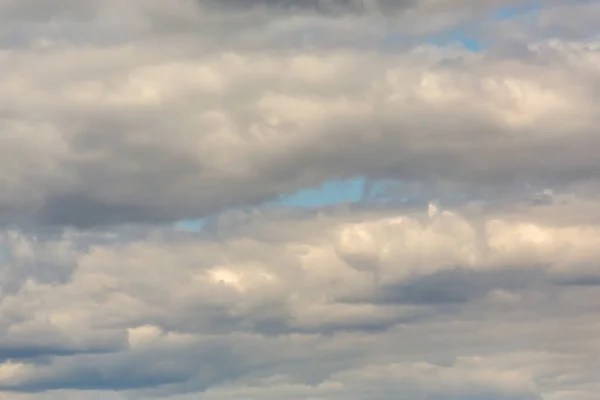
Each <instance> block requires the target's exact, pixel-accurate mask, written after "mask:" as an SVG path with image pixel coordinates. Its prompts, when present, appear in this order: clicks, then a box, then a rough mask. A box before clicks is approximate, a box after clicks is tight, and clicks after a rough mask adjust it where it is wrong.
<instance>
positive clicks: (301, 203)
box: [267, 178, 365, 208]
mask: <svg viewBox="0 0 600 400" xmlns="http://www.w3.org/2000/svg"><path fill="white" fill-rule="evenodd" d="M364 186H365V180H364V179H363V178H354V179H347V180H332V181H328V182H325V183H324V184H322V185H321V186H319V187H316V188H308V189H303V190H300V191H298V192H296V193H294V194H291V195H285V196H281V197H280V198H278V199H277V200H275V201H271V202H269V203H268V204H267V205H268V206H282V207H299V208H318V207H326V206H333V205H337V204H344V203H356V202H359V201H361V200H362V198H363V193H364Z"/></svg>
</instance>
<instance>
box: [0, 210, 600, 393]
mask: <svg viewBox="0 0 600 400" xmlns="http://www.w3.org/2000/svg"><path fill="white" fill-rule="evenodd" d="M576 205H577V206H582V204H576ZM531 207H533V208H531ZM563 207H564V206H563ZM540 208H541V210H540ZM544 208H545V210H544ZM562 212H563V210H562V209H561V206H560V205H555V206H530V208H529V209H527V210H525V212H524V210H522V209H519V208H513V209H511V210H504V211H495V212H492V211H485V212H483V211H477V212H474V211H472V210H471V211H469V210H468V209H458V210H452V211H451V210H442V209H437V208H435V207H433V206H432V207H430V209H429V210H428V211H420V210H417V211H410V210H402V209H395V210H388V211H383V210H376V209H374V210H363V211H358V210H354V211H345V212H344V211H337V212H332V213H325V214H324V213H321V214H320V215H315V216H307V215H296V216H294V215H289V214H288V215H282V214H281V213H277V212H275V213H271V214H265V215H257V216H255V217H251V216H244V215H240V216H241V217H243V218H241V219H240V218H239V217H238V218H233V219H232V217H229V222H228V223H227V224H224V221H223V220H219V221H215V222H214V224H213V225H212V226H209V227H208V228H206V229H207V232H206V233H203V234H199V233H182V232H177V231H172V230H168V229H161V230H155V231H153V232H148V233H147V234H146V236H145V237H144V236H140V237H139V238H138V239H128V238H131V235H130V234H124V233H123V232H119V231H115V232H113V235H114V238H113V239H112V240H110V241H107V240H106V239H105V238H104V237H102V235H98V236H97V237H92V236H90V235H89V234H88V235H84V237H79V236H77V235H76V234H75V233H70V234H65V235H63V237H61V239H60V240H57V239H56V238H48V239H38V243H36V245H35V246H34V245H31V243H32V241H33V240H34V239H32V238H28V237H27V234H25V233H21V236H19V235H18V234H16V233H14V232H11V233H7V234H6V236H7V237H8V238H11V241H7V243H10V245H7V246H6V247H5V249H6V250H5V252H6V257H5V258H6V259H7V260H10V261H8V262H5V264H4V266H3V269H2V270H3V280H2V283H3V287H4V285H5V284H8V287H9V288H12V289H11V290H10V292H7V293H6V294H5V295H4V296H3V301H2V303H1V306H0V307H1V312H2V315H3V316H4V317H3V319H2V325H3V334H2V336H1V337H0V354H1V355H2V357H3V360H4V363H3V364H2V368H1V369H0V371H1V373H2V375H1V376H2V386H1V387H2V388H3V389H4V390H9V391H16V392H31V393H35V394H32V396H34V397H35V396H37V395H38V394H37V393H39V392H44V391H47V390H57V389H70V390H104V389H111V390H120V391H124V392H123V394H122V395H123V396H126V397H131V396H133V397H136V398H137V397H140V396H142V397H145V396H159V397H164V396H175V397H174V398H180V397H181V396H184V397H181V398H185V393H187V392H197V391H203V392H204V394H202V395H199V394H198V393H195V394H194V395H193V396H196V397H195V398H198V397H197V396H201V398H207V399H213V398H221V397H228V398H280V397H281V396H285V397H289V398H306V397H310V396H314V397H317V398H345V397H347V396H348V395H349V393H362V394H361V397H368V398H374V399H388V398H392V397H393V398H407V399H408V398H414V396H419V395H421V396H423V395H427V396H429V397H428V398H435V399H437V398H440V399H441V398H449V397H448V396H450V398H456V399H459V398H460V399H464V398H469V399H489V398H493V399H546V398H560V397H557V396H559V395H560V393H562V392H566V391H577V390H582V389H580V388H581V387H582V385H583V386H586V385H588V386H589V385H592V387H593V382H595V379H594V369H595V368H596V367H595V366H594V365H595V364H594V363H595V361H594V354H597V352H598V351H599V350H600V349H598V345H597V343H596V341H595V340H594V336H593V334H592V332H594V331H595V330H596V329H597V323H596V322H595V321H596V319H597V318H595V315H596V314H597V310H596V309H595V306H594V302H593V299H594V297H595V296H597V294H598V290H597V288H598V286H597V283H598V279H597V276H598V275H597V267H596V266H595V265H594V261H595V260H597V259H598V245H597V242H598V237H600V235H599V232H598V230H600V225H598V224H593V225H590V224H585V223H582V222H580V221H577V220H575V219H570V220H564V215H562V214H561V213H562ZM536 213H539V214H541V215H544V216H543V217H540V216H536ZM544 213H545V214H544ZM224 218H225V217H224ZM248 218H249V219H248ZM236 221H238V222H236ZM281 232H285V234H280V233H281ZM17 237H18V238H19V240H16V239H15V238H17ZM23 243H30V244H29V245H28V246H25V245H24V244H23ZM57 243H67V244H63V245H62V246H58V245H57ZM25 247H27V248H28V249H29V250H28V251H27V252H26V251H24V250H23V248H25ZM57 248H61V249H63V250H62V252H59V254H64V253H65V252H66V250H64V249H71V250H70V251H71V252H74V253H75V254H74V255H71V253H68V254H69V256H66V255H62V260H63V263H64V264H66V265H69V267H65V268H66V269H67V270H69V271H70V274H69V276H68V279H63V280H62V281H60V282H58V283H57V282H52V281H48V279H47V278H46V274H48V271H47V270H44V269H43V268H40V269H36V270H28V273H27V277H26V279H21V282H22V283H21V285H20V286H19V287H18V289H15V287H14V278H13V277H12V275H13V274H17V276H19V275H20V274H24V272H23V270H21V268H19V267H21V266H26V265H28V264H30V263H31V262H32V260H36V259H38V260H41V259H45V258H47V255H48V254H50V253H49V251H54V252H56V251H57V250H56V249H57ZM50 249H54V250H50ZM24 254H27V256H24ZM73 260H75V261H73ZM72 262H74V264H75V265H74V266H73V265H71V263H72ZM48 268H52V267H51V266H49V267H48ZM50 271H52V269H50ZM595 274H596V275H595ZM561 325H562V326H565V325H568V326H569V327H570V328H569V330H568V331H562V330H561V329H559V327H560V326H561ZM586 387H587V386H586ZM582 393H584V392H582ZM178 396H179V397H178ZM294 396H295V397H294ZM452 396H454V397H452ZM544 396H545V397H544ZM548 396H555V397H548ZM9 398H10V397H9ZM107 398H110V397H107Z"/></svg>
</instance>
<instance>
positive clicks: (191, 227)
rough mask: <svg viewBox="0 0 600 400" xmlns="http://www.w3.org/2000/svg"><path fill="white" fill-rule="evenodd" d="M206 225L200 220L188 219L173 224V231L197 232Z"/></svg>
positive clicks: (204, 221)
mask: <svg viewBox="0 0 600 400" xmlns="http://www.w3.org/2000/svg"><path fill="white" fill-rule="evenodd" d="M205 225H206V220H205V219H204V218H202V219H190V220H183V221H179V222H177V223H176V224H175V229H177V230H181V231H187V232H199V231H201V230H202V228H204V226H205Z"/></svg>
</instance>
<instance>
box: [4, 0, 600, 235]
mask: <svg viewBox="0 0 600 400" xmlns="http://www.w3.org/2000/svg"><path fill="white" fill-rule="evenodd" d="M3 4H4V7H9V9H10V10H13V9H16V11H14V12H15V13H17V12H18V14H17V15H21V14H23V15H30V14H29V13H28V12H27V10H28V8H27V4H28V3H22V4H21V3H18V4H17V3H14V4H13V3H11V5H8V3H6V4H5V3H3ZM86 4H87V3H85V4H84V3H70V2H69V3H65V4H64V7H63V8H60V7H55V8H53V7H47V9H42V10H38V12H39V13H42V12H43V13H44V15H46V14H49V15H48V16H46V17H44V18H42V17H40V18H41V19H42V21H38V19H40V18H37V17H36V18H34V19H33V22H32V21H29V20H27V19H25V18H24V17H21V18H17V19H15V21H16V22H12V23H8V24H7V27H6V28H3V29H4V30H5V31H6V32H7V34H9V33H10V34H13V35H14V36H15V37H19V36H23V35H29V36H31V35H32V34H31V32H32V31H31V30H30V28H31V25H32V24H33V26H34V27H36V29H38V30H39V31H35V35H34V36H33V37H30V38H27V37H24V36H23V37H21V38H20V39H21V41H22V40H26V43H25V44H23V43H21V46H19V47H16V48H14V47H10V46H9V47H7V48H6V49H5V50H4V51H3V54H2V59H3V61H2V66H0V68H2V84H1V85H0V91H2V93H3V96H2V97H3V98H4V99H5V100H4V102H3V105H2V107H3V110H4V113H3V115H4V116H3V118H2V121H1V123H2V126H3V128H2V129H3V131H4V132H5V134H4V135H3V136H2V139H1V140H2V145H1V146H0V148H1V150H0V151H1V152H2V154H1V156H2V157H1V158H2V163H3V164H2V171H3V173H2V176H1V177H0V179H1V182H2V187H3V190H2V194H1V196H0V206H1V207H0V220H2V221H3V222H5V223H19V224H24V223H34V224H50V225H74V226H78V227H85V226H94V225H98V224H107V223H108V224H111V223H118V222H164V221H172V220H177V219H183V218H192V217H196V218H197V217H202V216H206V215H208V214H212V213H215V212H219V211H222V210H224V209H226V208H227V207H233V206H242V205H246V204H258V203H260V202H263V201H267V200H270V199H273V198H276V197H277V196H278V195H280V194H282V193H291V192H294V191H296V190H298V189H300V188H302V187H305V186H311V185H318V184H320V183H322V182H324V181H326V180H329V179H338V178H347V177H352V176H362V175H365V176H368V177H369V178H370V179H375V180H379V179H393V180H399V181H402V182H409V183H413V184H416V185H417V186H418V190H419V191H428V193H431V192H432V191H433V193H437V195H440V193H442V192H443V193H446V192H447V191H450V192H451V193H456V192H460V193H468V194H470V195H480V194H481V193H480V192H482V191H485V190H486V189H490V190H492V192H496V191H497V190H498V189H499V188H502V189H501V190H502V192H507V191H520V190H522V186H523V185H524V184H526V183H527V184H530V185H538V186H541V187H557V188H559V187H564V186H569V185H572V184H575V183H579V182H583V181H586V182H589V181H595V180H596V179H597V171H598V170H599V168H598V165H597V162H596V160H597V157H596V154H595V148H596V144H597V143H596V142H597V139H596V135H595V131H594V127H595V126H596V124H597V115H598V112H597V111H598V110H597V108H596V104H598V101H597V93H598V88H597V82H598V74H597V71H598V68H597V64H598V60H597V58H598V57H597V51H596V47H597V45H596V42H595V41H594V40H593V39H589V40H586V41H580V42H563V41H557V40H546V39H545V38H544V37H543V36H540V37H537V38H535V39H536V41H535V42H534V41H531V43H530V44H528V45H524V46H521V50H520V51H518V52H515V51H508V52H506V51H502V46H499V47H498V48H495V47H494V48H491V49H490V50H489V51H487V52H484V53H479V54H473V53H471V52H469V51H465V50H464V49H460V48H454V49H453V48H440V47H436V46H427V45H425V46H423V45H417V44H414V45H398V46H399V47H398V49H397V51H393V48H392V49H390V48H388V49H387V50H386V49H385V45H384V44H383V43H384V42H385V41H386V40H388V41H389V40H390V38H392V37H395V36H394V35H399V37H408V38H411V37H412V38H413V39H414V38H416V37H422V38H424V36H418V34H417V33H414V32H413V33H410V30H408V31H406V30H404V31H403V29H404V28H402V27H400V28H398V29H396V28H394V27H392V26H387V25H386V24H382V23H381V21H380V22H379V23H375V22H373V21H371V20H370V19H364V18H360V17H348V18H345V19H344V18H342V19H333V20H332V19H331V18H329V17H319V16H313V17H303V16H301V15H299V16H297V17H294V15H295V14H292V15H288V16H287V17H285V16H284V17H281V18H276V17H268V16H263V17H256V18H259V19H260V20H261V21H262V20H264V23H265V24H266V25H265V24H263V23H261V22H260V21H257V20H256V21H255V18H254V17H252V16H249V17H247V18H244V17H243V16H244V15H246V14H245V13H244V12H241V11H240V12H241V14H239V13H240V12H238V13H237V14H235V15H237V17H235V15H233V16H232V15H230V14H229V13H227V12H225V11H217V10H213V11H211V12H210V13H209V14H208V16H206V15H205V14H203V13H201V12H199V11H198V7H199V6H198V4H196V3H193V2H174V3H169V4H172V5H170V6H166V5H164V3H162V2H148V3H144V4H145V5H142V4H141V3H139V4H138V2H132V3H131V4H129V5H127V6H125V5H123V4H122V3H121V2H118V3H115V2H107V3H106V6H104V7H99V6H98V5H97V4H96V3H94V4H95V5H91V4H90V5H89V6H86ZM219 4H221V3H219ZM498 5H500V3H498ZM421 6H422V7H425V6H426V4H425V5H423V4H419V7H421ZM432 7H433V5H432ZM440 7H441V6H440ZM465 7H466V5H465ZM80 9H84V10H85V15H88V14H89V15H90V18H91V21H90V22H89V27H88V26H82V22H81V21H82V18H83V17H81V15H80V14H81V13H83V11H82V10H80ZM36 10H37V9H36ZM44 10H45V11H44ZM60 10H68V11H69V12H66V11H65V12H64V13H62V12H60V13H59V11H60ZM53 12H55V13H59V15H58V16H56V17H54V16H53V15H50V14H52V13H53ZM65 13H66V14H65ZM248 13H249V12H248ZM215 15H216V16H217V17H215V18H217V19H216V22H215V21H213V22H212V25H211V24H209V26H208V27H206V26H205V25H204V24H203V22H205V21H208V20H209V19H210V18H212V16H215ZM240 15H241V16H240ZM249 15H250V14H249ZM252 15H253V14H252ZM32 16H33V15H32ZM56 18H58V19H56ZM219 18H221V19H219ZM235 18H237V19H238V20H239V22H237V23H236V22H235V21H237V20H236V19H235ZM63 20H64V21H63ZM169 21H170V22H169ZM368 21H371V22H368ZM490 23H493V21H491V22H490ZM501 23H502V21H499V22H498V24H501ZM386 26H387V27H386ZM24 27H26V29H25V28H24ZM79 30H81V33H80V34H77V35H76V34H75V33H74V32H79ZM396 31H397V32H396ZM540 32H541V31H540ZM411 35H412V36H411ZM415 35H417V36H415ZM540 35H541V33H540ZM399 40H402V39H399ZM321 42H323V44H320V43H321ZM408 43H410V40H409V41H408ZM406 46H408V47H406ZM415 46H416V47H415ZM286 48H287V49H290V50H293V51H286V50H285V49H286ZM157 188H160V189H158V190H157ZM488 192H489V190H488Z"/></svg>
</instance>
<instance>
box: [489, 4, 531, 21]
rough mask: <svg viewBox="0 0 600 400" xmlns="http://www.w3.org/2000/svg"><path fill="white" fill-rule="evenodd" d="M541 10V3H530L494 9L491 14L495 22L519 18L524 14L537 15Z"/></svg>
mask: <svg viewBox="0 0 600 400" xmlns="http://www.w3.org/2000/svg"><path fill="white" fill-rule="evenodd" d="M541 10H542V2H541V1H531V2H527V3H522V4H516V5H512V6H505V7H500V8H498V9H496V10H495V11H494V12H493V13H492V18H493V19H497V20H503V19H511V18H516V17H520V16H523V15H526V14H532V13H533V14H537V13H539V12H540V11H541Z"/></svg>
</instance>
